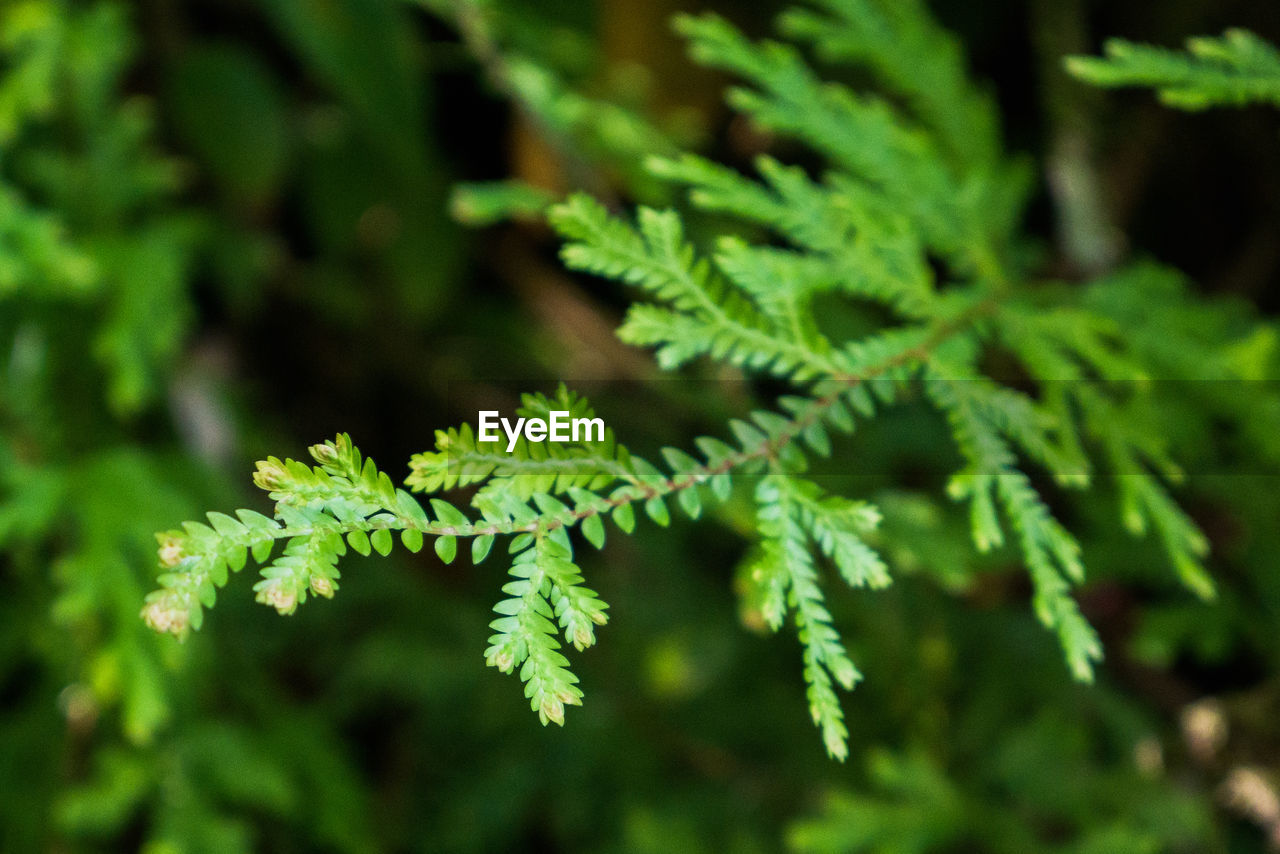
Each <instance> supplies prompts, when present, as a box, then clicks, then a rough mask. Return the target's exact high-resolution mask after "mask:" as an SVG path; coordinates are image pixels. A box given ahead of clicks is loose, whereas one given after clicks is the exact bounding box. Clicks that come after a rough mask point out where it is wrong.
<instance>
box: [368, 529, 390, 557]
mask: <svg viewBox="0 0 1280 854" xmlns="http://www.w3.org/2000/svg"><path fill="white" fill-rule="evenodd" d="M369 542H370V543H371V544H372V545H373V548H374V550H375V551H376V552H377V553H378V554H380V555H382V556H383V557H386V556H387V555H389V554H391V545H392V542H391V532H390V531H388V530H387V529H386V528H379V529H378V530H376V531H374V532H373V535H372V536H370V537H369Z"/></svg>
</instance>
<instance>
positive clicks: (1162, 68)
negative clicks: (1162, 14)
mask: <svg viewBox="0 0 1280 854" xmlns="http://www.w3.org/2000/svg"><path fill="white" fill-rule="evenodd" d="M1104 53H1105V54H1106V56H1105V58H1099V57H1091V56H1071V57H1068V58H1067V60H1066V66H1067V71H1069V72H1070V73H1071V74H1073V75H1075V76H1076V77H1078V78H1080V79H1081V80H1083V81H1085V82H1086V83H1092V84H1093V85H1095V86H1107V87H1113V88H1114V87H1120V86H1144V87H1150V88H1153V89H1155V90H1156V92H1157V94H1158V95H1159V97H1160V100H1161V101H1162V102H1164V103H1165V104H1167V105H1168V106H1170V107H1177V108H1179V109H1183V110H1203V109H1207V108H1209V107H1218V106H1226V107H1243V106H1246V105H1248V104H1255V103H1256V104H1270V105H1272V106H1280V51H1277V50H1276V48H1275V46H1274V45H1271V44H1269V43H1268V42H1266V41H1263V40H1262V39H1260V38H1258V37H1257V36H1255V35H1254V34H1253V33H1251V32H1249V31H1247V30H1240V29H1233V30H1227V31H1226V32H1225V33H1223V34H1222V36H1221V37H1218V38H1212V37H1200V38H1192V39H1188V40H1187V50H1186V52H1185V53H1183V52H1179V51H1175V50H1169V49H1167V48H1159V47H1152V46H1150V45H1142V44H1135V43H1133V42H1129V41H1125V40H1123V39H1111V40H1109V41H1108V42H1107V43H1106V45H1105V47H1104Z"/></svg>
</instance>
